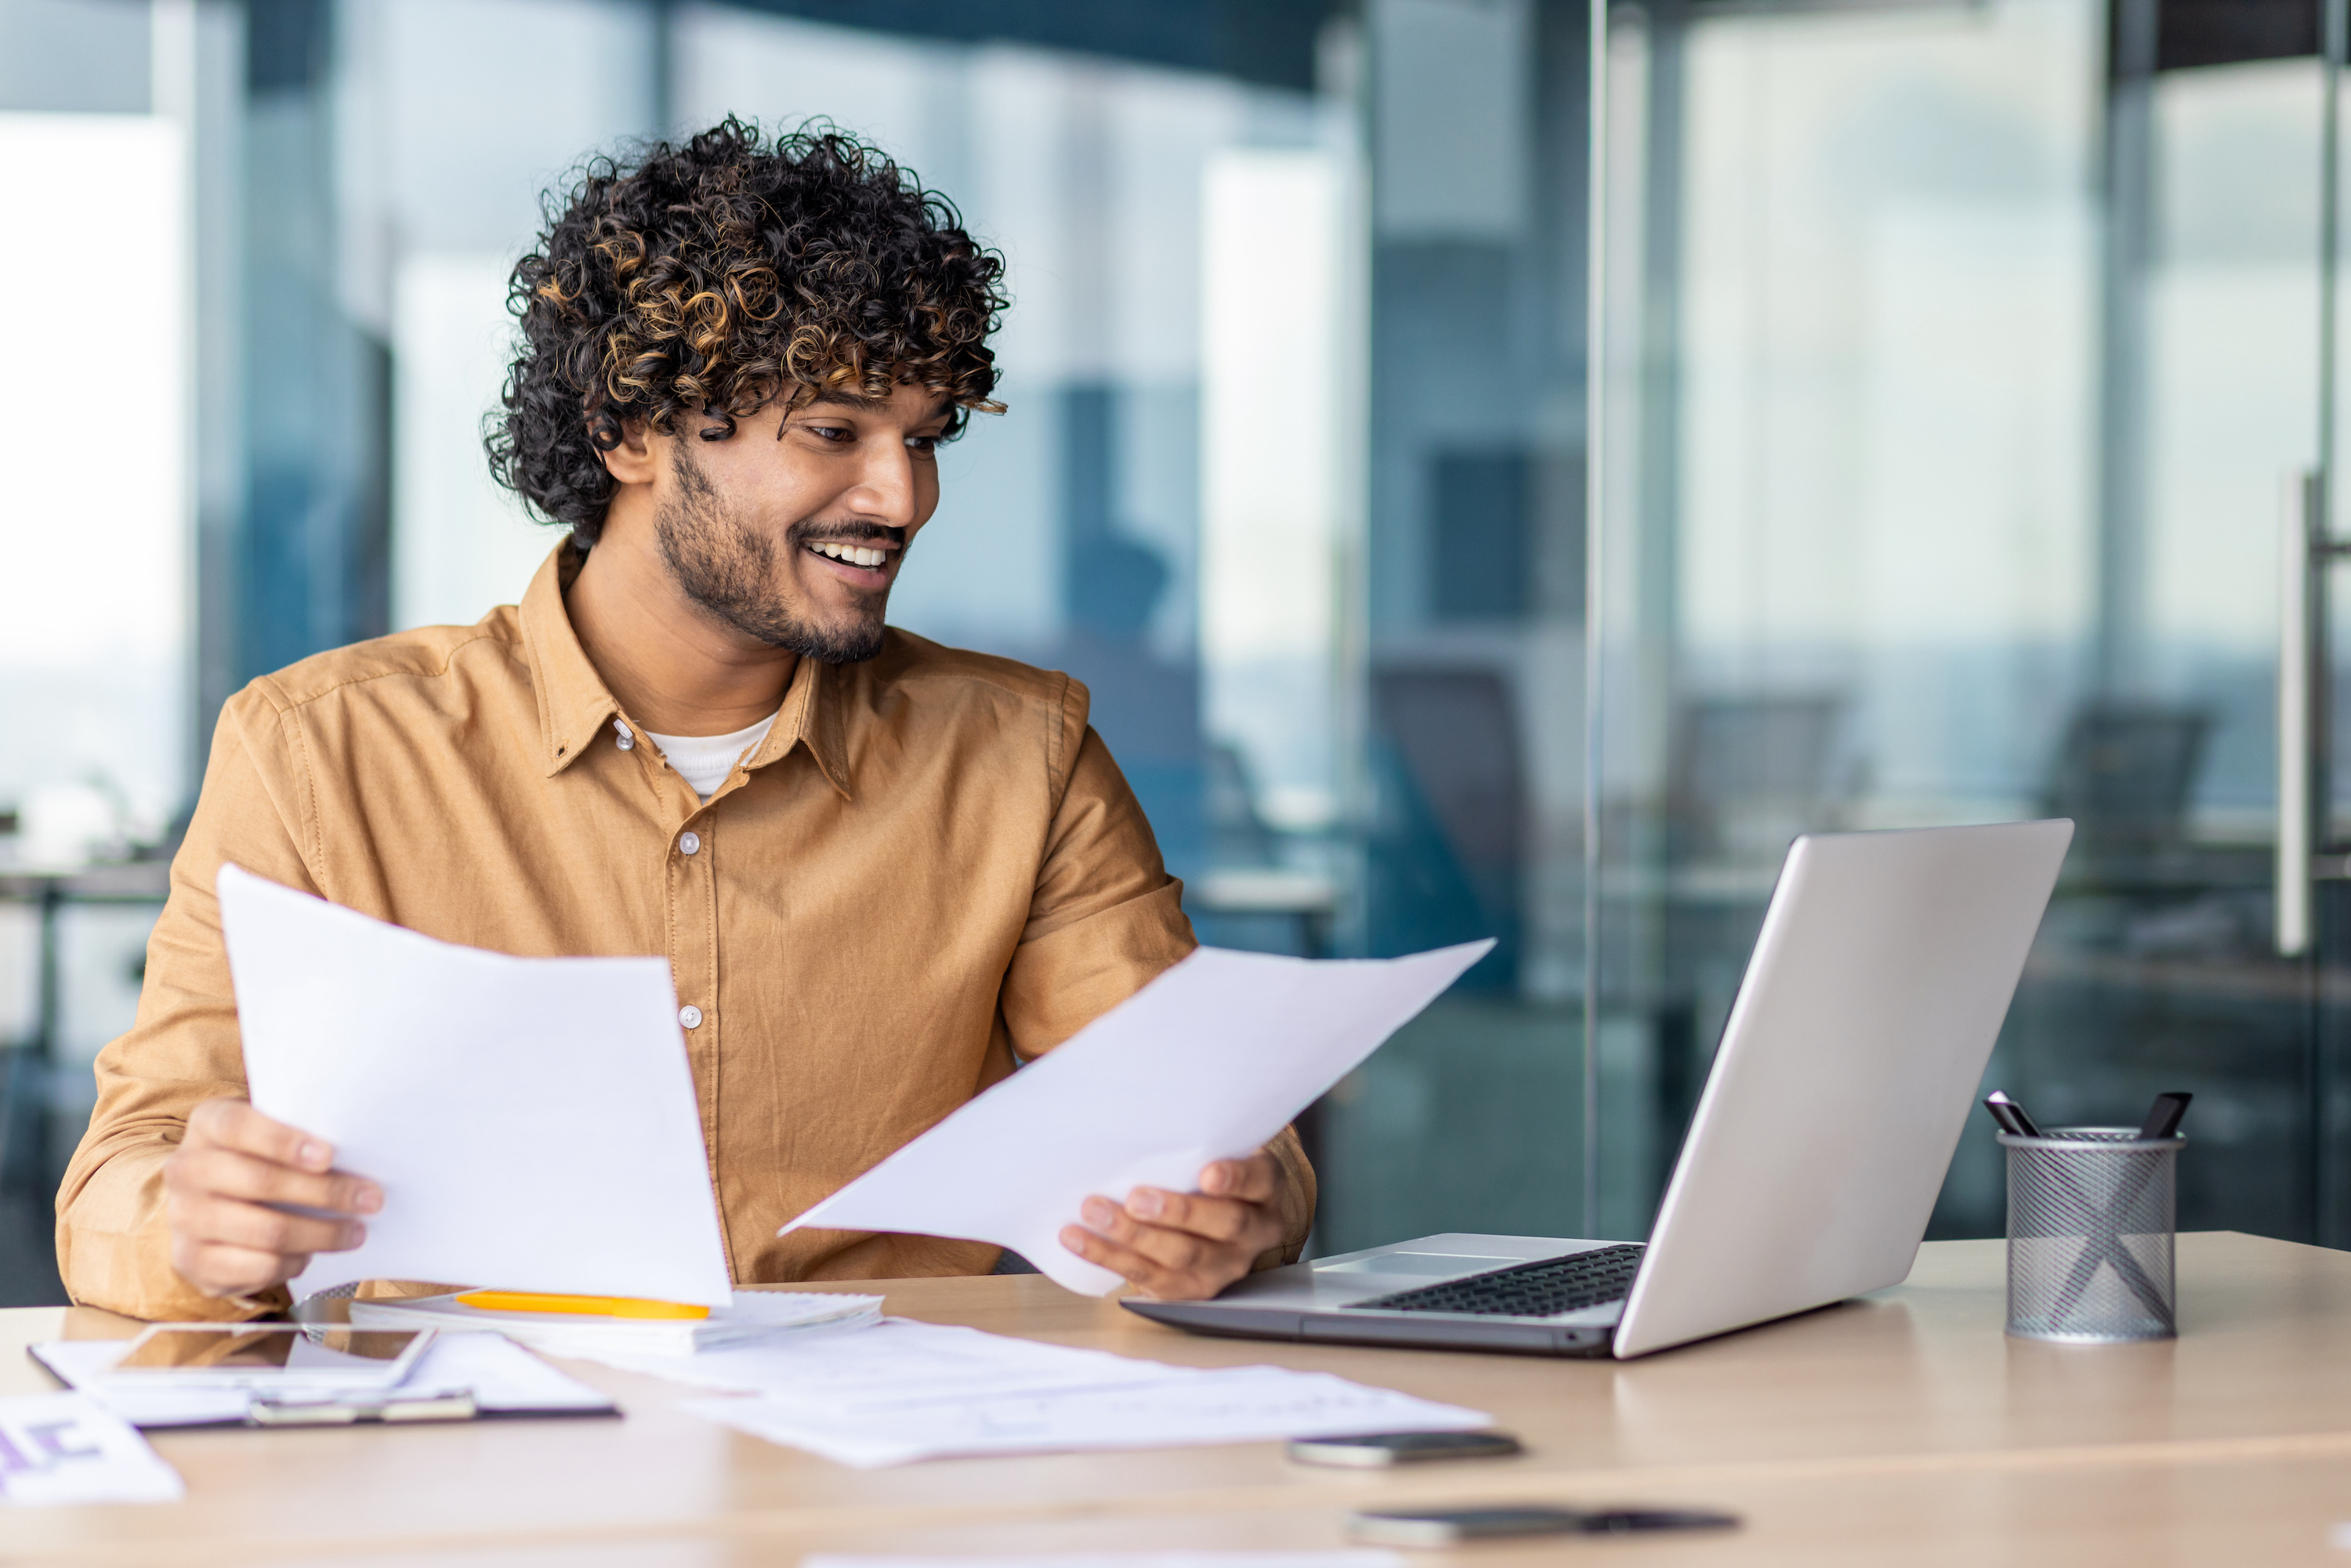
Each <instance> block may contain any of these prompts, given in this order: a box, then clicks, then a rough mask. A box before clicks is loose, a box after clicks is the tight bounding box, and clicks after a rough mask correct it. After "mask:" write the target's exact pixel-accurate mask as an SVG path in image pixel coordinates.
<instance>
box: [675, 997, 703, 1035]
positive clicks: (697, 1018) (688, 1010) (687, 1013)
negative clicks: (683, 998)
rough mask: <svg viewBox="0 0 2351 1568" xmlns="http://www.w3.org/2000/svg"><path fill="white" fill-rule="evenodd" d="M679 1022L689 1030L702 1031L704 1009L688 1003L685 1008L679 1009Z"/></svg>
mask: <svg viewBox="0 0 2351 1568" xmlns="http://www.w3.org/2000/svg"><path fill="white" fill-rule="evenodd" d="M677 1021H678V1022H680V1023H682V1024H684V1026H685V1027H686V1028H688V1029H700V1028H701V1027H702V1009H700V1008H698V1007H695V1005H694V1004H693V1003H692V1002H688V1003H686V1004H685V1006H684V1007H682V1008H680V1009H677Z"/></svg>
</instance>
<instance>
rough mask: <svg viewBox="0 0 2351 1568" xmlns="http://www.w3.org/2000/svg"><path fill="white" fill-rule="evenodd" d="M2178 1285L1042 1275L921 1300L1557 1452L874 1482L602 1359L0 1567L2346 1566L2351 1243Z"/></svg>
mask: <svg viewBox="0 0 2351 1568" xmlns="http://www.w3.org/2000/svg"><path fill="white" fill-rule="evenodd" d="M2180 1277H2181V1291H2180V1308H2181V1311H2180V1316H2181V1322H2182V1331H2183V1337H2182V1338H2181V1339H2180V1340H2179V1341H2177V1342H2175V1343H2165V1344H2156V1345H2135V1346H2118V1347H2101V1348H2081V1347H2058V1346H2051V1345H2041V1344H2032V1343H2023V1342H2016V1341H2011V1340H2008V1339H2006V1338H2005V1337H2004V1336H2003V1335H2002V1334H2001V1316H2002V1301H2001V1278H2002V1258H2001V1245H2000V1243H1998V1242H1949V1243H1937V1244H1931V1245H1929V1246H1928V1248H1927V1249H1925V1251H1924V1252H1923V1253H1922V1255H1921V1257H1920V1260H1919V1264H1918V1267H1917V1270H1915V1271H1914V1273H1913V1275H1912V1277H1911V1279H1910V1281H1908V1282H1907V1283H1906V1284H1904V1285H1902V1286H1900V1287H1898V1288H1896V1289H1895V1290H1892V1291H1884V1292H1881V1293H1879V1294H1878V1295H1876V1296H1875V1297H1872V1298H1869V1299H1866V1300H1865V1301H1859V1302H1855V1303H1851V1304H1848V1305H1845V1306H1842V1307H1836V1308H1832V1309H1829V1310H1827V1311H1825V1312H1816V1313H1813V1314H1812V1315H1810V1316H1807V1317H1804V1318H1801V1319H1796V1320H1793V1321H1791V1322H1782V1323H1779V1324H1774V1325H1771V1326H1768V1327H1765V1328H1762V1329H1759V1330H1754V1331H1751V1332H1750V1333H1744V1334H1739V1335H1733V1336H1730V1337H1729V1338H1726V1339H1723V1340H1719V1341H1716V1342H1713V1343H1708V1344H1704V1345H1698V1346H1693V1347H1690V1348H1688V1349H1686V1350H1682V1351H1677V1352H1672V1353H1668V1354H1664V1355H1660V1356H1656V1357H1652V1358H1650V1359H1648V1360H1646V1361H1640V1362H1635V1363H1631V1364H1616V1363H1609V1362H1600V1363H1592V1362H1561V1361H1546V1360H1539V1359H1532V1358H1520V1357H1508V1356H1484V1355H1469V1354H1444V1353H1416V1352H1415V1353H1407V1352H1390V1351H1379V1350H1367V1349H1350V1348H1343V1347H1337V1346H1329V1347H1322V1346H1303V1345H1283V1344H1271V1343H1252V1342H1245V1341H1217V1340H1207V1339H1197V1338H1192V1337H1188V1336H1186V1335H1182V1334H1179V1333H1175V1332H1173V1331H1171V1330H1166V1329H1163V1328H1160V1327H1158V1326H1156V1325H1154V1324H1151V1323H1147V1322H1143V1321H1142V1320H1140V1319H1137V1318H1135V1317H1134V1315H1133V1314H1131V1313H1127V1312H1120V1311H1119V1310H1117V1309H1116V1308H1115V1307H1113V1306H1112V1305H1111V1304H1109V1303H1106V1302H1097V1301H1086V1300H1082V1299H1080V1298H1076V1297H1072V1296H1070V1295H1067V1294H1066V1293H1064V1292H1062V1291H1060V1290H1059V1289H1058V1288H1057V1287H1055V1286H1053V1285H1052V1284H1051V1283H1050V1282H1049V1281H1045V1280H1043V1279H1040V1278H1036V1277H1008V1278H993V1279H973V1280H930V1281H893V1282H892V1283H890V1284H889V1285H887V1286H886V1287H885V1289H886V1291H887V1293H888V1297H889V1303H888V1305H889V1310H890V1311H892V1312H899V1313H903V1314H904V1315H908V1316H915V1317H922V1318H926V1319H929V1320H932V1321H935V1322H961V1323H969V1324H971V1325H973V1326H975V1327H978V1328H984V1329H989V1330H992V1331H995V1332H998V1333H1018V1334H1025V1335H1029V1336H1032V1337H1035V1338H1039V1339H1045V1340H1051V1341H1056V1342H1059V1343H1070V1344H1081V1345H1088V1346H1094V1347H1098V1348H1102V1349H1106V1350H1112V1351H1116V1352H1119V1353H1121V1354H1129V1355H1143V1356H1149V1357H1153V1358H1156V1359H1159V1360H1164V1361H1172V1362H1182V1363H1187V1364H1197V1365H1237V1364H1248V1363H1250V1362H1256V1361H1278V1362H1280V1363H1281V1364H1285V1365H1291V1366H1298V1367H1306V1368H1316V1369H1322V1370H1328V1371H1332V1372H1336V1373H1340V1374H1342V1375H1347V1376H1352V1377H1356V1378H1360V1379H1362V1380H1364V1381H1366V1382H1375V1383H1380V1384H1383V1385H1387V1386H1389V1387H1394V1388H1401V1389H1404V1390H1405V1391H1407V1392H1410V1393H1415V1394H1420V1395H1425V1396H1430V1397H1433V1398H1442V1399H1447V1400H1450V1401H1454V1402H1457V1403H1461V1404H1468V1405H1473V1406H1479V1407H1480V1408H1483V1409H1488V1410H1490V1411H1492V1412H1493V1413H1494V1414H1495V1416H1496V1417H1497V1419H1498V1421H1499V1423H1500V1424H1502V1425H1504V1426H1507V1427H1510V1428H1512V1429H1514V1430H1516V1431H1517V1432H1519V1433H1520V1435H1521V1436H1522V1437H1524V1438H1525V1439H1526V1440H1527V1442H1528V1444H1529V1446H1530V1448H1531V1450H1532V1451H1531V1453H1530V1454H1529V1455H1528V1456H1527V1457H1526V1458H1523V1459H1519V1460H1512V1461H1507V1462H1503V1463H1499V1464H1484V1465H1460V1466H1447V1467H1436V1468H1433V1469H1428V1470H1425V1471H1417V1472H1412V1471H1407V1472H1405V1473H1402V1474H1398V1475H1394V1476H1384V1477H1383V1476H1368V1475H1355V1474H1348V1473H1345V1472H1337V1471H1325V1470H1314V1469H1302V1468H1300V1467H1295V1466H1292V1465H1290V1464H1289V1463H1287V1462H1286V1461H1285V1460H1284V1459H1283V1458H1281V1455H1280V1449H1279V1448H1278V1446H1276V1445H1272V1444H1252V1445H1242V1446H1235V1447H1228V1448H1185V1449H1159V1450H1151V1451H1145V1452H1138V1453H1117V1454H1076V1455H1055V1456H1046V1457H1039V1458H991V1459H964V1460H943V1461H934V1462H930V1463H925V1464H918V1465H913V1466H907V1467H904V1468H900V1469H886V1470H874V1471H856V1470H847V1469H841V1468H839V1467H836V1466H834V1465H831V1464H830V1463H827V1462H826V1461H824V1460H821V1459H819V1458H814V1457H812V1456H810V1455H806V1454H801V1453H799V1452H797V1451H795V1450H791V1449H786V1448H774V1447H771V1446H768V1445H767V1444H764V1443H761V1442H759V1441H758V1440H756V1439H754V1438H750V1437H742V1436H739V1435H737V1434H735V1433H733V1432H730V1431H727V1430H725V1429H723V1428H721V1427H715V1426H713V1425H711V1424H709V1423H707V1422H705V1421H701V1420H698V1419H696V1418H695V1417H693V1416H686V1415H684V1414H683V1413H682V1412H680V1411H678V1410H677V1409H676V1408H675V1406H676V1404H677V1402H678V1401H679V1400H680V1399H682V1398H684V1397H687V1395H686V1394H685V1393H684V1391H681V1390H677V1389H674V1388H672V1387H671V1386H670V1385H665V1384H663V1383H660V1382H658V1381H655V1380H653V1379H648V1378H642V1377H636V1376H632V1375H627V1374H622V1373H618V1372H611V1371H607V1370H605V1369H602V1368H600V1367H595V1366H591V1365H585V1364H580V1365H575V1367H574V1368H573V1370H575V1371H577V1372H579V1373H580V1375H581V1376H583V1377H585V1378H586V1379H587V1380H589V1381H590V1382H592V1383H595V1384H597V1385H600V1386H602V1387H604V1388H606V1389H608V1390H610V1391H611V1393H613V1394H614V1396H616V1397H618V1398H619V1400H620V1401H621V1403H622V1406H623V1407H624V1408H625V1409H626V1410H627V1412H628V1417H627V1419H625V1420H622V1421H575V1422H517V1423H481V1424H475V1425H470V1426H464V1427H435V1428H411V1429H406V1430H399V1429H392V1430H387V1429H383V1428H358V1429H347V1430H340V1431H308V1432H254V1431H242V1430H225V1431H202V1432H186V1433H181V1434H177V1435H173V1434H170V1433H159V1434H157V1436H156V1439H155V1442H156V1447H157V1448H158V1449H159V1450H161V1451H162V1454H163V1455H164V1457H165V1458H169V1459H170V1460H171V1461H172V1463H173V1464H174V1465H176V1466H178V1467H179V1469H180V1470H181V1472H182V1474H183V1475H184V1476H185V1477H186V1478H187V1482H188V1489H189V1495H188V1498H187V1500H185V1501H184V1502H183V1503H180V1504H177V1505H173V1506H169V1507H143V1508H142V1507H115V1508H93V1509H82V1510H72V1511H22V1512H16V1511H10V1512H7V1513H5V1514H0V1562H5V1563H17V1562H60V1563H174V1564H200V1563H287V1562H318V1561H359V1562H362V1563H370V1564H379V1565H391V1564H399V1563H410V1562H414V1563H425V1562H430V1563H434V1564H435V1565H438V1568H448V1565H450V1564H465V1563H475V1562H479V1563H491V1562H496V1563H501V1564H509V1563H522V1564H527V1565H535V1564H540V1563H544V1564H547V1565H549V1568H554V1565H555V1564H559V1563H560V1564H566V1565H572V1564H579V1565H584V1568H603V1565H605V1564H612V1565H615V1568H617V1565H619V1564H623V1563H627V1564H637V1563H651V1564H664V1565H666V1564H676V1565H681V1568H684V1565H692V1568H719V1565H722V1564H723V1565H730V1568H731V1565H733V1564H738V1563H740V1564H748V1563H760V1564H763V1565H782V1568H789V1564H790V1563H793V1562H794V1561H795V1555H796V1553H797V1552H801V1551H810V1550H829V1551H895V1552H914V1551H936V1552H1014V1551H1023V1550H1040V1551H1077V1550H1085V1549H1103V1548H1109V1547H1113V1546H1124V1547H1140V1546H1186V1547H1196V1548H1208V1547H1230V1548H1239V1547H1248V1546H1257V1547H1275V1546H1283V1547H1324V1548H1327V1547H1331V1546H1334V1545H1337V1544H1339V1543H1340V1542H1341V1537H1340V1522H1341V1520H1342V1518H1343V1514H1344V1512H1345V1511H1346V1510H1347V1509H1348V1508H1350V1507H1353V1506H1359V1505H1362V1504H1364V1503H1367V1502H1373V1501H1382V1502H1406V1501H1415V1502H1417V1501H1440V1500H1442V1501H1461V1502H1470V1501H1479V1500H1565V1501H1584V1502H1595V1501H1657V1502H1683V1503H1692V1504H1701V1505H1704V1504H1712V1505H1718V1506H1723V1507H1728V1508H1730V1509H1732V1510H1734V1511H1739V1512H1740V1513H1743V1514H1745V1515H1746V1516H1747V1519H1748V1521H1749V1522H1748V1527H1747V1528H1746V1529H1745V1530H1743V1531H1739V1532H1737V1533H1736V1534H1731V1535H1725V1536H1717V1537H1706V1538H1699V1537H1682V1538H1657V1539H1652V1540H1646V1541H1641V1542H1607V1543H1601V1542H1591V1543H1583V1544H1579V1545H1576V1546H1573V1547H1572V1548H1571V1547H1568V1546H1564V1545H1562V1544H1561V1543H1559V1542H1551V1543H1548V1544H1546V1545H1544V1546H1542V1547H1541V1548H1537V1547H1534V1546H1528V1547H1524V1548H1496V1547H1487V1548H1480V1549H1478V1550H1476V1551H1467V1550H1465V1551H1464V1552H1460V1553H1458V1554H1454V1555H1452V1556H1447V1555H1446V1554H1437V1553H1431V1554H1428V1556H1427V1559H1426V1560H1427V1561H1429V1562H1430V1563H1446V1562H1463V1563H1494V1564H1514V1563H1521V1562H1526V1563H1531V1562H1537V1561H1544V1562H1556V1561H1562V1560H1580V1559H1581V1557H1582V1554H1583V1553H1584V1552H1596V1553H1604V1554H1605V1557H1606V1560H1608V1561H1612V1562H1613V1561H1615V1560H1617V1559H1618V1558H1620V1557H1621V1558H1623V1559H1624V1560H1625V1561H1628V1562H1629V1561H1634V1560H1638V1561H1639V1562H1641V1563H1683V1562H1689V1563H1807V1564H1813V1563H1883V1562H1888V1561H1896V1560H1899V1561H1902V1562H1905V1563H1945V1562H1948V1563H1953V1564H1959V1563H1968V1564H1971V1565H1972V1564H1980V1563H1987V1562H1992V1561H1998V1562H2001V1563H2052V1564H2058V1563H2063V1564H2066V1565H2067V1568H2074V1565H2077V1564H2089V1563H2107V1562H2111V1563H2132V1564H2140V1563H2149V1562H2161V1563H2172V1562H2182V1563H2184V1562H2189V1561H2198V1562H2202V1561H2211V1560H2214V1559H2235V1560H2238V1561H2241V1562H2244V1563H2285V1562H2296V1561H2309V1562H2342V1561H2345V1560H2346V1558H2345V1555H2344V1554H2342V1553H2339V1552H2335V1551H2333V1550H2332V1549H2331V1548H2330V1547H2329V1545H2328V1540H2327V1534H2328V1530H2329V1527H2330V1526H2331V1525H2332V1524H2333V1523H2334V1522H2335V1521H2337V1520H2345V1521H2351V1254H2346V1253H2338V1252H2331V1251H2325V1250H2321V1249H2315V1248H2307V1247H2298V1246H2294V1245H2291V1244H2288V1243H2284V1242H2277V1241H2268V1240H2262V1239H2255V1238H2251V1237H2244V1236H2237V1235H2230V1234H2208V1235H2198V1236H2189V1237H2183V1238H2182V1239H2181V1242H2180ZM129 1326H130V1325H128V1324H127V1323H125V1322H122V1321H121V1320H119V1319H112V1318H110V1317H108V1316H106V1315H105V1314H102V1313H95V1312H65V1311H61V1310H55V1309H26V1310H18V1311H15V1312H5V1313H0V1340H5V1342H6V1343H0V1392H5V1393H20V1392H27V1391H31V1390H35V1389H38V1388H43V1387H46V1386H47V1380H46V1378H45V1376H44V1375H43V1374H41V1373H40V1371H39V1370H38V1369H37V1367H35V1366H33V1365H32V1364H30V1363H29V1362H28V1361H26V1360H24V1359H23V1358H22V1355H21V1352H20V1350H19V1349H18V1348H17V1347H19V1346H21V1345H22V1344H24V1343H29V1342H31V1341H34V1340H37V1339H43V1338H50V1337H57V1336H58V1335H59V1334H60V1333H67V1334H75V1335H97V1334H107V1333H122V1332H126V1331H127V1330H128V1328H129ZM1571 1551H1573V1553H1574V1554H1575V1557H1574V1558H1573V1559H1564V1558H1563V1557H1562V1553H1566V1552H1571Z"/></svg>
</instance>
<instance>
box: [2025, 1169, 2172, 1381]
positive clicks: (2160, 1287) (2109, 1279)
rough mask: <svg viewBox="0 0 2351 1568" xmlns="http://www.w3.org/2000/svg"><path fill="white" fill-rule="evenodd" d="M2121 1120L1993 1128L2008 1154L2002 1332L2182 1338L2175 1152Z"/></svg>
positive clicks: (2113, 1340) (2122, 1339)
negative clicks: (2175, 1258)
mask: <svg viewBox="0 0 2351 1568" xmlns="http://www.w3.org/2000/svg"><path fill="white" fill-rule="evenodd" d="M2186 1141H2187V1140H2186V1139H2184V1138H2176V1137H2175V1138H2142V1137H2140V1136H2139V1135H2138V1134H2137V1131H2136V1130H2134V1129H2131V1128H2126V1127H2053V1128H2051V1129H2049V1130H2048V1131H2047V1132H2045V1133H2044V1134H2043V1135H2042V1136H2040V1137H2037V1138H2020V1137H2017V1136H2014V1135H2013V1134H2008V1133H2002V1134H2000V1144H2001V1147H2002V1148H2004V1149H2006V1150H2007V1151H2008V1332H2009V1333H2011V1334H2015V1335H2018V1336H2020V1337H2022V1338H2024V1339H2045V1340H2055V1341H2058V1342H2061V1343H2066V1344H2126V1343H2131V1342H2132V1341H2135V1340H2148V1339H2171V1338H2173V1337H2175V1336H2177V1335H2178V1333H2179V1281H2178V1277H2177V1275H2176V1274H2175V1273H2174V1271H2173V1268H2172V1237H2173V1231H2174V1228H2175V1226H2176V1224H2177V1214H2178V1193H2179V1185H2178V1172H2179V1148H2180V1145H2182V1144H2184V1143H2185V1142H2186Z"/></svg>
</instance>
